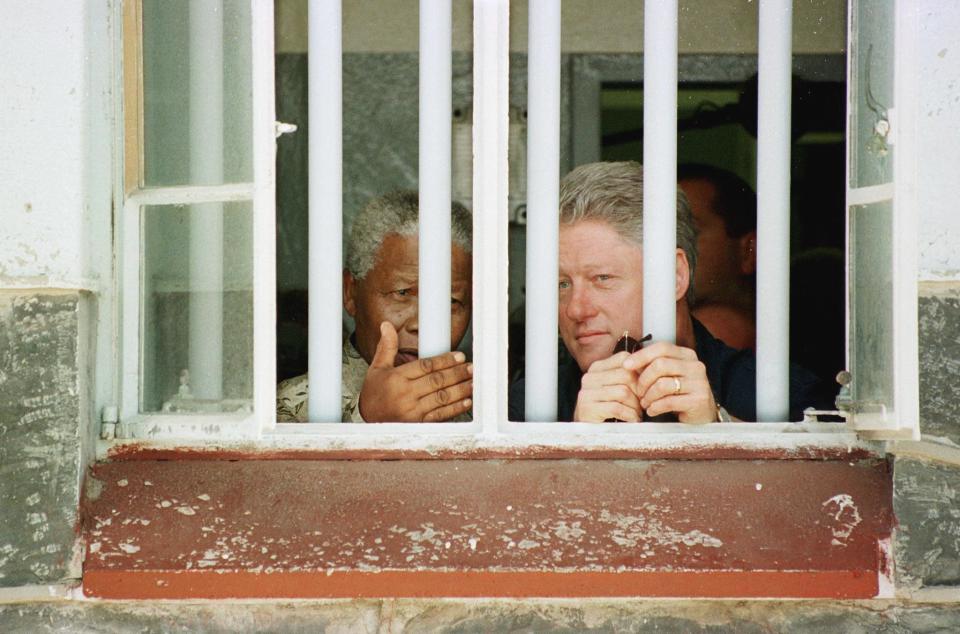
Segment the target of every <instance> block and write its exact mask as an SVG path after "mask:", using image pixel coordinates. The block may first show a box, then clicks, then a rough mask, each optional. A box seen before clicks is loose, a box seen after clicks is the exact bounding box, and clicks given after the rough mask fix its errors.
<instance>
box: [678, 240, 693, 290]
mask: <svg viewBox="0 0 960 634" xmlns="http://www.w3.org/2000/svg"><path fill="white" fill-rule="evenodd" d="M688 288H690V262H688V261H687V254H686V252H685V251H684V250H683V249H677V301H678V302H679V301H680V300H681V299H683V298H684V297H685V296H686V294H687V289H688Z"/></svg>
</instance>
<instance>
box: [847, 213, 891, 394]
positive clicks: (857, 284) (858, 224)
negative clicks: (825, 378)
mask: <svg viewBox="0 0 960 634" xmlns="http://www.w3.org/2000/svg"><path fill="white" fill-rule="evenodd" d="M892 232H893V203H892V202H891V201H889V200H887V201H884V202H879V203H873V204H869V205H859V206H855V207H852V208H851V210H850V295H851V296H850V309H851V312H852V315H851V319H850V362H851V365H852V367H851V368H850V370H851V372H852V373H853V377H854V381H853V383H852V386H853V394H852V396H853V399H854V400H855V401H857V402H860V403H862V404H863V405H865V406H867V408H868V409H870V410H873V409H876V407H875V406H878V405H879V404H884V405H886V406H887V407H888V408H890V407H893V405H894V402H893V264H892V263H893V241H892V238H891V236H892Z"/></svg>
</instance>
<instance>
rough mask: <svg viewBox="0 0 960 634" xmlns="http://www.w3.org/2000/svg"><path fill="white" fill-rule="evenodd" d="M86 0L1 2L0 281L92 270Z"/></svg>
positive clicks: (73, 277)
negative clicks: (0, 144) (87, 188)
mask: <svg viewBox="0 0 960 634" xmlns="http://www.w3.org/2000/svg"><path fill="white" fill-rule="evenodd" d="M85 5H86V3H82V2H71V1H68V0H61V1H57V2H42V3H37V2H30V1H28V0H13V1H7V2H0V26H2V36H0V59H2V60H4V62H3V64H0V86H3V99H2V101H0V138H2V139H3V144H4V148H6V149H5V151H4V152H2V153H0V183H3V189H2V191H0V222H2V225H3V231H0V286H3V285H7V284H10V283H18V282H19V283H23V282H24V279H23V278H27V279H29V280H33V283H35V284H38V283H50V282H51V280H54V281H56V282H62V281H66V282H68V283H72V284H79V283H80V280H81V279H82V278H84V277H85V276H86V271H84V269H85V264H84V261H85V258H86V255H85V253H84V251H85V246H84V241H83V239H82V238H83V236H84V235H85V227H86V225H87V210H86V206H85V204H84V203H85V182H84V165H85V162H84V156H85V153H86V150H87V148H86V142H87V139H86V134H87V130H88V127H87V123H88V121H87V112H86V104H87V99H86V97H87V95H86V91H87V83H86V75H87V72H86V71H87V59H86V56H85V55H84V45H85V37H86V32H85V28H86V27H85V25H86V19H85V18H86V15H85V14H86V11H87V8H86V6H85ZM17 278H20V279H17ZM56 282H55V283H56Z"/></svg>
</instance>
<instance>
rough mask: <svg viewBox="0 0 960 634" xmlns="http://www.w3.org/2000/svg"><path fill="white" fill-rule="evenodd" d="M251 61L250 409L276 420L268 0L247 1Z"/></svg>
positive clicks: (271, 62) (271, 76) (273, 153)
mask: <svg viewBox="0 0 960 634" xmlns="http://www.w3.org/2000/svg"><path fill="white" fill-rule="evenodd" d="M250 8H251V12H250V14H251V18H252V23H251V29H252V34H251V36H252V38H253V46H252V60H251V61H252V64H253V82H252V86H253V134H252V139H253V183H254V191H253V258H254V262H256V266H254V271H253V276H254V277H253V333H254V334H253V338H254V340H253V346H254V347H253V364H254V367H255V368H256V371H255V372H254V374H253V381H254V383H253V411H254V413H255V414H256V416H257V418H258V420H259V422H260V427H261V429H262V428H264V427H266V426H268V425H272V424H273V423H275V422H276V417H275V412H276V407H275V405H276V395H277V391H276V390H277V374H276V367H277V346H276V339H275V333H276V325H277V304H276V297H277V266H276V262H277V257H276V247H277V240H276V235H277V227H276V193H275V185H276V179H275V173H276V148H277V143H276V135H275V133H274V129H275V128H274V119H275V118H276V110H275V105H274V54H273V51H274V43H273V3H271V2H258V1H257V0H251V6H250Z"/></svg>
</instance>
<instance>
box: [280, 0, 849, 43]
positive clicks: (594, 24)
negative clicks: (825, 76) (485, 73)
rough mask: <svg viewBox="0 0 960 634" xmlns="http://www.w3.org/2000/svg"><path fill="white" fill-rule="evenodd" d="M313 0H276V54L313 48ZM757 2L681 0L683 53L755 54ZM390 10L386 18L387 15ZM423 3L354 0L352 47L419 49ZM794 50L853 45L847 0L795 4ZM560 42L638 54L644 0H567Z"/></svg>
mask: <svg viewBox="0 0 960 634" xmlns="http://www.w3.org/2000/svg"><path fill="white" fill-rule="evenodd" d="M452 4H453V46H454V49H455V50H459V51H468V50H470V48H471V45H472V24H471V21H472V16H471V6H472V2H470V0H454V1H453V3H452ZM306 5H307V2H306V0H276V2H275V6H276V14H277V29H276V46H277V52H283V53H293V52H303V51H305V50H306V47H307V26H306ZM757 6H758V3H757V2H752V1H751V0H680V41H679V46H680V52H681V53H755V52H756V50H757ZM386 16H389V17H388V18H387V19H384V18H385V17H386ZM417 19H418V11H417V3H415V2H411V1H410V0H351V1H350V2H346V3H344V7H343V24H344V33H343V46H344V50H345V51H352V52H356V51H367V52H397V51H415V50H417V38H418V25H417ZM793 20H794V29H793V32H794V42H793V47H794V51H796V52H797V53H838V52H841V51H843V50H844V46H845V45H846V2H845V0H797V1H796V2H794V18H793ZM527 28H528V24H527V3H526V2H517V1H516V0H515V1H514V2H511V3H510V50H512V51H524V50H526V47H527ZM561 38H562V39H561V45H562V47H563V50H564V52H567V53H638V52H641V51H642V48H643V3H642V2H640V0H603V1H602V2H596V0H565V1H564V2H563V15H562V25H561Z"/></svg>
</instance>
